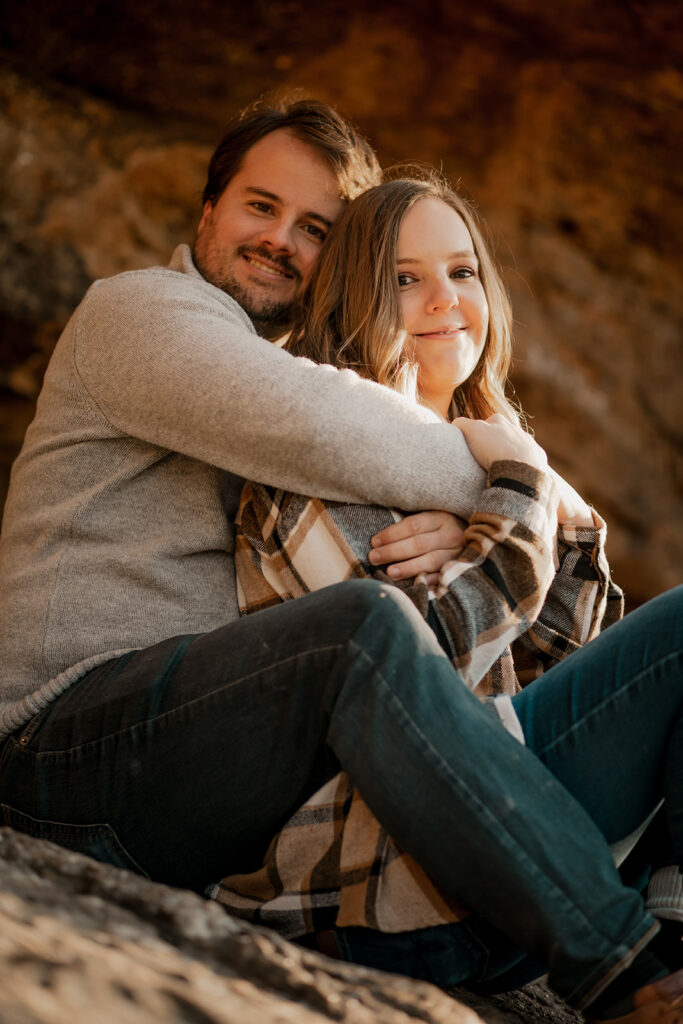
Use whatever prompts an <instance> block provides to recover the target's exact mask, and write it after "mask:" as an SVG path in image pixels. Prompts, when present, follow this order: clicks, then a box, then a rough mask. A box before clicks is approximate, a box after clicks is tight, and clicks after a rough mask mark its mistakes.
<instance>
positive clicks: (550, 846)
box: [0, 581, 683, 1005]
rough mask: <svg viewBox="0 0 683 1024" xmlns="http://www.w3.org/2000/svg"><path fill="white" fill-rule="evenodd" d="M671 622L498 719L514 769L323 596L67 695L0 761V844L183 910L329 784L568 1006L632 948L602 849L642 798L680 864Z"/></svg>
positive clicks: (679, 690)
mask: <svg viewBox="0 0 683 1024" xmlns="http://www.w3.org/2000/svg"><path fill="white" fill-rule="evenodd" d="M682 603H683V591H682V590H679V591H677V592H671V593H670V594H667V595H664V596H663V597H662V598H660V599H658V600H657V601H656V602H653V603H652V604H651V605H649V606H647V607H646V608H644V609H641V610H640V611H639V612H636V613H635V614H634V615H633V616H632V617H630V619H629V620H626V622H625V623H622V624H619V625H617V626H614V627H612V628H611V629H610V630H608V631H607V633H606V634H605V635H604V636H603V637H600V638H599V639H598V640H596V641H594V642H593V643H592V644H590V645H589V646H588V647H587V648H586V649H585V650H584V651H581V652H579V653H578V654H576V655H574V656H573V657H572V658H571V659H568V661H567V662H565V663H564V664H563V665H560V666H557V667H556V668H554V669H553V670H552V671H551V672H549V673H547V675H546V677H545V678H544V679H543V680H542V681H539V682H538V683H537V684H534V685H532V686H531V687H529V688H528V689H527V690H526V691H525V692H524V693H523V694H521V695H520V696H519V697H516V698H515V709H516V710H517V713H518V715H519V718H520V721H521V723H522V727H523V729H524V732H525V735H526V736H527V743H528V744H529V748H525V747H524V746H522V745H521V744H520V743H518V742H517V741H516V740H515V739H513V738H512V737H511V736H510V735H509V734H508V733H507V732H506V731H505V730H504V729H503V728H502V727H501V726H500V724H499V723H498V722H497V721H496V719H495V717H494V716H493V715H492V714H491V712H490V711H489V710H487V709H486V708H485V707H484V706H483V705H482V704H481V703H480V702H479V701H478V700H476V698H474V697H473V696H472V694H471V693H470V692H469V691H468V690H467V689H466V688H465V687H464V686H463V685H462V683H461V682H460V680H459V679H458V677H457V675H456V674H455V673H454V671H453V669H452V667H451V665H450V663H449V661H448V660H447V658H446V657H445V656H444V654H443V652H442V651H441V649H440V648H439V646H438V644H437V642H436V640H435V638H434V635H433V634H432V632H431V630H430V629H429V628H428V627H427V626H426V625H425V623H424V622H423V620H422V618H421V617H420V616H419V614H418V613H417V612H416V610H415V609H414V608H413V606H412V605H411V604H410V602H409V601H408V599H407V598H405V596H404V595H403V594H401V593H400V592H399V591H398V590H396V589H395V588H391V587H385V586H382V585H380V584H375V583H373V582H370V581H356V582H349V583H345V584H339V585H338V586H336V587H331V588H328V589H327V590H325V591H319V592H317V593H316V594H313V595H311V596H310V597H307V598H303V599H301V600H299V601H295V602H291V603H287V604H285V605H283V606H281V607H278V608H275V609H272V610H269V611H266V612H262V613H259V614H258V615H255V616H251V617H249V618H247V619H244V620H241V621H239V622H236V623H233V624H230V625H227V626H225V627H223V628H221V629H219V630H216V631H215V632H213V633H210V634H206V635H203V636H188V637H176V638H174V639H171V640H167V641H164V642H162V643H160V644H158V645H156V646H154V647H152V648H149V649H148V650H145V651H140V652H136V653H134V654H131V655H126V656H124V657H122V658H118V659H116V660H115V661H112V662H109V663H108V664H106V665H103V666H101V667H100V668H97V669H95V670H93V671H92V672H90V673H89V675H87V676H86V677H85V678H84V679H82V680H81V681H80V682H78V683H77V684H75V685H74V686H73V687H72V688H71V689H69V690H67V691H66V692H65V693H64V694H63V695H62V696H61V697H60V698H59V699H58V700H57V701H56V702H55V703H54V704H53V705H51V706H50V707H49V708H48V709H47V710H46V711H44V712H42V713H41V714H40V715H38V716H37V717H36V718H35V719H34V720H33V721H32V722H31V723H30V724H29V725H28V726H27V727H26V728H25V729H23V730H20V731H19V732H18V733H16V734H14V735H13V736H11V737H10V738H9V739H8V740H7V741H6V742H5V744H4V746H3V748H2V750H1V751H0V794H1V800H2V805H3V813H4V820H5V822H6V823H7V824H10V825H13V826H14V827H16V828H19V829H21V830H24V831H27V832H30V833H32V834H34V835H41V836H44V837H45V838H49V839H52V840H54V841H57V842H60V843H62V844H63V845H66V846H69V847H73V848H76V849H81V850H83V851H84V852H88V853H91V854H92V855H94V856H96V857H98V858H99V859H101V860H105V861H110V862H112V863H116V864H119V865H122V866H127V867H133V868H134V869H136V870H138V871H142V872H144V873H146V874H148V875H150V876H151V877H153V878H155V879H157V880H159V881H164V882H167V883H170V884H173V885H181V886H188V887H190V888H194V889H197V890H199V891H202V890H203V889H204V887H205V886H206V885H207V884H208V883H210V882H213V881H215V879H216V878H218V877H221V876H222V875H226V874H231V873H235V872H241V871H245V870H251V869H253V868H254V866H255V865H258V864H259V863H260V860H261V857H262V855H263V853H264V851H265V848H266V846H267V844H268V842H269V840H270V838H271V837H272V835H273V834H274V832H275V831H277V830H278V829H279V828H280V827H281V826H282V825H283V824H284V822H285V821H286V820H287V818H288V817H289V816H290V815H291V814H292V812H293V811H294V810H295V809H296V808H297V807H298V806H299V805H300V804H301V803H302V802H303V801H304V800H305V799H306V798H307V797H308V796H310V795H311V793H312V792H314V791H315V790H316V789H317V788H318V787H319V786H320V785H322V784H323V783H324V782H325V781H327V779H329V778H330V777H331V776H332V775H334V774H335V773H336V772H337V771H338V769H339V768H340V767H343V768H345V769H346V770H347V771H348V773H349V774H350V776H351V778H352V779H353V780H354V781H355V782H356V784H357V785H358V787H359V789H360V790H361V792H362V793H363V795H364V797H365V799H366V800H367V802H368V804H369V806H370V807H371V808H372V809H373V810H374V812H375V813H376V815H377V816H378V818H379V819H380V820H381V821H382V822H383V823H384V824H385V825H386V827H387V828H388V829H389V831H390V832H391V833H392V834H393V835H394V836H395V838H396V839H397V840H398V842H399V843H401V845H402V846H403V847H404V848H405V849H406V850H408V851H409V852H410V853H412V854H413V855H414V856H415V857H416V858H417V859H418V860H420V861H421V862H422V863H423V864H424V866H425V867H426V868H427V870H429V871H430V872H431V873H432V874H433V875H434V877H435V878H437V879H438V880H439V881H440V882H441V884H442V885H444V887H446V888H447V889H448V890H449V891H451V892H452V893H453V895H454V896H455V897H457V898H458V899H460V900H462V901H463V902H465V903H467V904H469V905H470V906H471V907H473V908H474V909H475V910H476V911H477V913H478V915H480V916H481V917H483V918H485V920H486V923H487V927H488V928H491V926H492V929H491V931H492V934H494V935H497V934H498V933H499V932H501V933H503V935H504V936H507V939H509V940H511V941H512V942H513V943H514V945H515V947H517V948H519V949H522V950H523V951H524V952H526V953H527V954H530V955H531V956H533V957H536V958H537V959H538V960H539V961H540V962H541V963H542V964H543V965H544V966H545V967H547V969H548V970H549V973H550V981H551V984H552V985H553V986H554V987H555V988H556V990H557V991H558V992H559V993H560V994H561V995H563V996H564V997H565V998H567V999H568V1000H569V1001H570V1002H574V1003H576V1004H577V1005H580V1004H581V1003H582V1002H585V1000H586V999H587V998H588V997H589V996H591V995H592V994H594V993H595V991H596V990H598V989H599V988H600V987H601V986H602V985H604V984H605V983H606V980H607V979H608V978H609V977H610V975H611V973H612V972H613V971H615V970H617V971H618V970H619V969H620V968H621V967H623V966H624V965H625V962H626V961H627V960H628V958H629V957H630V956H631V955H632V954H633V950H634V949H636V948H638V947H639V945H640V944H642V943H643V942H646V941H648V940H649V938H650V937H651V935H652V929H653V926H654V922H653V920H652V918H650V917H649V915H648V914H646V913H645V911H644V909H643V904H642V900H641V897H640V895H639V893H638V892H637V891H636V890H635V889H633V888H631V887H629V886H625V885H623V884H622V881H621V879H620V877H619V875H618V873H617V871H616V870H615V868H614V865H613V862H612V859H611V857H610V854H609V850H608V846H607V843H606V841H605V839H606V838H607V840H609V841H611V840H612V839H613V838H615V837H617V838H620V837H621V836H623V835H624V834H625V833H626V832H629V831H631V829H632V827H634V826H635V825H637V824H638V823H639V822H640V821H642V820H643V818H644V817H645V812H646V811H649V810H651V809H652V807H653V806H654V805H655V804H656V803H657V801H658V800H659V798H660V797H661V796H662V795H664V796H666V798H667V806H668V811H669V815H670V827H671V831H672V834H673V835H674V838H675V852H676V856H677V857H679V858H680V856H681V852H682V851H683V835H682V831H683V817H682V809H681V800H682V796H681V794H682V793H683V775H682V774H681V763H680V762H681V757H682V756H683V753H682V751H683V743H682V742H681V740H682V738H683V737H682V735H681V728H682V726H681V720H682V710H681V709H682V706H683V669H682V667H681V648H682V646H683V644H682V643H681V639H682V637H681V623H682V622H683V608H682ZM582 804H585V809H584V807H583V806H582ZM493 929H495V932H493ZM380 939H381V941H382V942H384V943H385V948H387V946H386V942H387V941H391V939H392V937H391V936H382V937H380ZM453 958H457V952H456V951H455V950H454V951H453ZM394 969H399V970H400V969H401V966H400V964H398V963H395V964H394ZM467 970H468V971H469V975H470V976H471V975H472V970H471V969H470V968H469V967H468V968H467ZM475 973H476V971H475ZM460 980H462V979H460Z"/></svg>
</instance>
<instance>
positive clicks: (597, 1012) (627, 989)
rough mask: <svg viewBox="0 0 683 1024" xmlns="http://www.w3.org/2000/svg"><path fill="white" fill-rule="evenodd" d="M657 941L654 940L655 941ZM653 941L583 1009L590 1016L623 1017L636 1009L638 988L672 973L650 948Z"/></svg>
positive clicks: (602, 1017) (601, 1018)
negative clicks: (634, 1005)
mask: <svg viewBox="0 0 683 1024" xmlns="http://www.w3.org/2000/svg"><path fill="white" fill-rule="evenodd" d="M653 941H654V940H653ZM651 947H652V942H650V943H648V945H647V946H646V948H645V949H643V950H641V951H640V953H639V954H638V956H637V957H636V958H635V960H634V961H633V963H632V964H631V965H630V967H627V968H626V970H625V971H622V972H621V974H620V975H619V976H618V977H616V978H615V979H614V981H613V982H612V983H611V984H610V985H608V986H607V988H606V989H605V990H604V991H603V992H601V993H600V995H599V996H598V998H597V999H596V1000H594V1001H593V1002H592V1003H591V1004H590V1006H588V1007H586V1008H585V1009H584V1011H583V1012H584V1013H585V1014H586V1015H587V1016H589V1017H596V1018H597V1019H598V1020H604V1021H608V1020H609V1019H610V1017H621V1016H622V1015H624V1014H627V1013H629V1012H630V1011H631V1010H632V1009H633V999H632V997H633V995H634V993H635V992H637V991H638V989H639V988H643V986H644V985H649V984H650V983H651V982H653V981H658V980H659V979H660V978H666V976H667V975H668V974H670V973H671V971H670V970H669V968H668V967H667V966H666V964H664V963H663V962H662V961H661V960H660V959H659V957H658V956H656V955H655V953H654V952H652V950H651Z"/></svg>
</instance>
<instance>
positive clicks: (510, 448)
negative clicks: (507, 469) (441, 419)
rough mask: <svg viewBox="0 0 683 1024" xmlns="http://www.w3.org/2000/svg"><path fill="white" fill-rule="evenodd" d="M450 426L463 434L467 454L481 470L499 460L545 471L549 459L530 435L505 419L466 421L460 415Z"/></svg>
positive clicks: (490, 418)
mask: <svg viewBox="0 0 683 1024" xmlns="http://www.w3.org/2000/svg"><path fill="white" fill-rule="evenodd" d="M453 426H455V427H457V428H458V429H459V430H460V431H462V433H463V435H464V438H465V440H466V441H467V444H468V445H469V448H470V451H471V452H472V454H473V455H474V457H475V459H476V460H477V462H478V463H479V465H480V466H482V468H483V469H486V470H488V469H490V468H491V463H493V462H497V461H498V460H500V459H509V460H511V461H513V462H526V463H527V464H528V465H530V466H535V467H536V469H540V470H541V471H542V472H543V471H545V470H546V469H547V468H548V456H547V455H546V453H545V452H544V451H543V449H542V448H541V446H540V445H539V444H537V443H536V442H535V441H534V439H533V437H532V436H531V434H527V433H526V431H525V430H522V428H521V427H518V426H515V425H514V424H513V423H510V421H509V420H508V419H506V418H505V416H501V414H500V413H494V414H493V416H489V418H488V419H486V420H469V419H467V418H466V417H463V416H460V417H458V419H455V420H453Z"/></svg>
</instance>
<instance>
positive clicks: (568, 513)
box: [548, 466, 595, 526]
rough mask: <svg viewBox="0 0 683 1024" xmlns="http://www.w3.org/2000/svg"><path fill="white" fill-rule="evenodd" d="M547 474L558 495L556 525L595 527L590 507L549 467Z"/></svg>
mask: <svg viewBox="0 0 683 1024" xmlns="http://www.w3.org/2000/svg"><path fill="white" fill-rule="evenodd" d="M548 472H549V473H550V475H551V476H552V478H553V480H554V481H555V487H556V488H557V492H558V494H559V495H560V503H559V505H558V506H557V521H558V523H562V524H563V525H565V526H595V520H594V519H593V513H592V512H591V510H590V505H588V504H587V503H586V502H585V501H584V500H583V498H582V497H581V495H580V494H579V492H578V491H575V490H574V488H573V487H572V485H571V484H568V483H567V481H566V480H565V479H564V478H563V477H561V476H560V474H559V473H556V472H555V470H554V469H551V468H550V466H548Z"/></svg>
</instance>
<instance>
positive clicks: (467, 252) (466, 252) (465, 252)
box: [396, 249, 477, 265]
mask: <svg viewBox="0 0 683 1024" xmlns="http://www.w3.org/2000/svg"><path fill="white" fill-rule="evenodd" d="M463 256H473V257H474V259H475V260H476V258H477V254H476V253H475V252H474V251H473V250H472V249H459V250H458V251H457V252H451V253H449V254H448V256H447V259H449V260H459V259H462V258H463ZM421 262H422V260H420V259H418V258H417V257H416V256H404V257H403V259H401V260H396V263H397V264H399V265H400V264H401V263H421Z"/></svg>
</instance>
